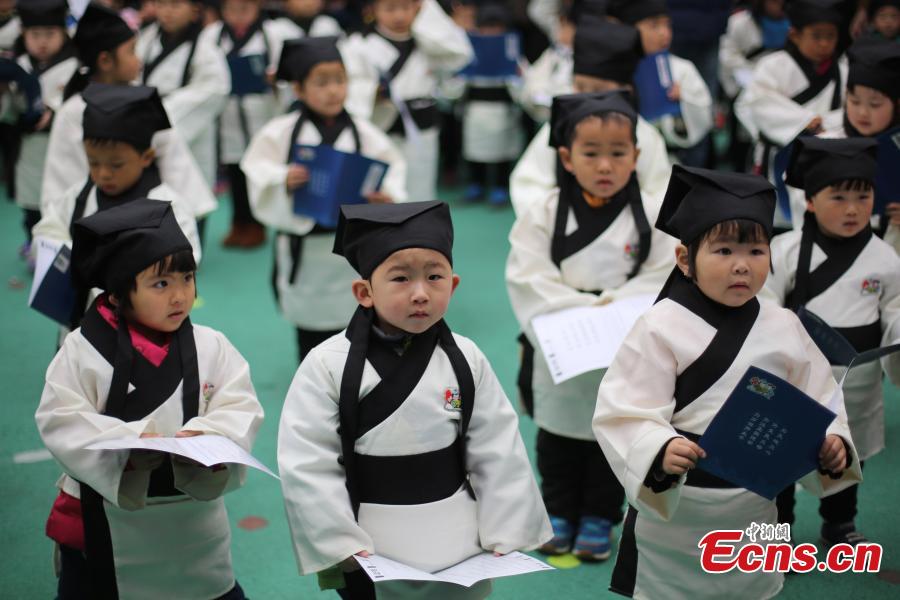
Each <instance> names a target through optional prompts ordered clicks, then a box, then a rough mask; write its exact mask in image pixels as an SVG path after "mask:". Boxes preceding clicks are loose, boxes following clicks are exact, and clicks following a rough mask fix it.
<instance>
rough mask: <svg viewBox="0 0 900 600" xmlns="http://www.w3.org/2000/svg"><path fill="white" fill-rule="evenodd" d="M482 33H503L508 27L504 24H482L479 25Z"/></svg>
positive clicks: (479, 31)
mask: <svg viewBox="0 0 900 600" xmlns="http://www.w3.org/2000/svg"><path fill="white" fill-rule="evenodd" d="M478 33H479V34H480V35H503V34H504V33H506V27H504V26H503V25H482V26H481V27H478Z"/></svg>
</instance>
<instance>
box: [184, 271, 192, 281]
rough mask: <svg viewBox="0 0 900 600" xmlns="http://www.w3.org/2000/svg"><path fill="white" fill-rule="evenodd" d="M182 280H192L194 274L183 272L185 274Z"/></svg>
mask: <svg viewBox="0 0 900 600" xmlns="http://www.w3.org/2000/svg"><path fill="white" fill-rule="evenodd" d="M184 280H185V281H193V280H194V274H193V273H185V275H184Z"/></svg>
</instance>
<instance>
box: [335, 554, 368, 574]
mask: <svg viewBox="0 0 900 600" xmlns="http://www.w3.org/2000/svg"><path fill="white" fill-rule="evenodd" d="M354 556H362V557H363V558H366V557H367V556H369V553H368V552H366V551H365V550H360V551H359V552H357V553H356V554H355V555H354ZM361 568H362V567H360V566H359V563H358V562H356V559H355V558H353V556H351V557H349V558H345V559H344V560H343V561H342V562H341V571H343V572H344V573H349V572H350V571H357V570H359V569H361Z"/></svg>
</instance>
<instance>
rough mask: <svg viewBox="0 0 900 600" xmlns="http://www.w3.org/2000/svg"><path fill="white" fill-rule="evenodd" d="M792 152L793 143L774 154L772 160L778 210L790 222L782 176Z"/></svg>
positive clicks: (788, 202)
mask: <svg viewBox="0 0 900 600" xmlns="http://www.w3.org/2000/svg"><path fill="white" fill-rule="evenodd" d="M793 150H794V142H793V141H792V142H791V143H790V144H788V145H787V146H785V147H784V148H782V149H781V150H779V151H778V152H776V153H775V157H774V158H773V159H772V177H774V179H775V181H774V184H775V196H776V198H777V200H778V210H780V211H781V214H782V215H784V218H785V219H787V222H788V223H790V222H791V213H792V211H791V195H790V194H789V193H788V188H787V184H786V183H785V182H784V174H785V172H786V171H787V168H788V163H790V162H791V152H793Z"/></svg>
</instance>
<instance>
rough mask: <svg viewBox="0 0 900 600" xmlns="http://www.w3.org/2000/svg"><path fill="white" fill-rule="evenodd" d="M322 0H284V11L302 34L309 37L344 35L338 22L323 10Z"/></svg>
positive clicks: (323, 3)
mask: <svg viewBox="0 0 900 600" xmlns="http://www.w3.org/2000/svg"><path fill="white" fill-rule="evenodd" d="M324 5H325V2H324V0H284V12H285V13H286V14H287V17H288V18H289V19H290V20H291V21H293V23H294V25H296V26H297V27H299V28H300V31H302V35H306V36H310V37H330V36H337V37H340V36H342V35H344V31H343V30H342V29H341V26H340V24H338V22H337V21H336V20H335V19H334V17H331V16H329V15H326V14H325V13H324V12H323V10H322V9H323V8H324Z"/></svg>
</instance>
